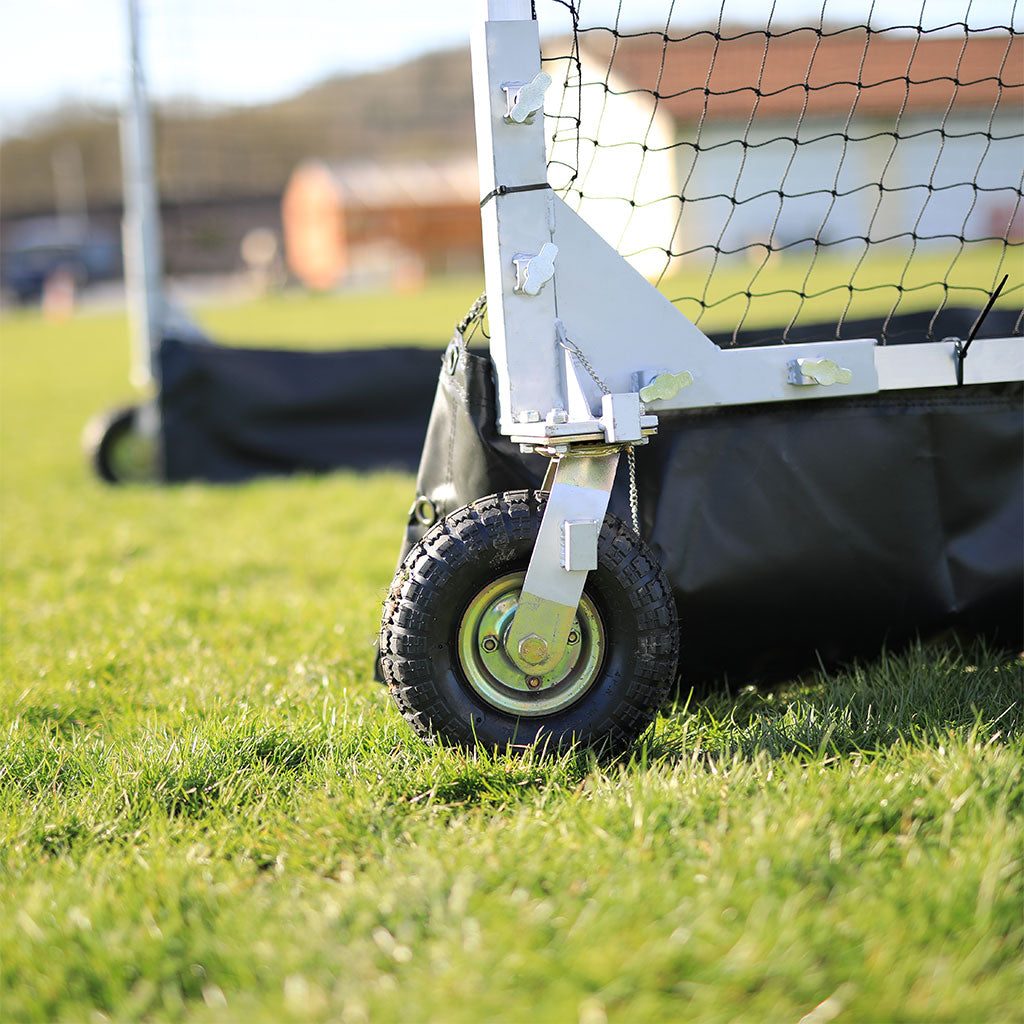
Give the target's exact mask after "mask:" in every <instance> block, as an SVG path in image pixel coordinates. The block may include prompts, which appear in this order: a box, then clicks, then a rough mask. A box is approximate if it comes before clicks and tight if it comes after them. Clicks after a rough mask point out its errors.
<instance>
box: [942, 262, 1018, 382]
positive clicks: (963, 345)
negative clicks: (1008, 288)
mask: <svg viewBox="0 0 1024 1024" xmlns="http://www.w3.org/2000/svg"><path fill="white" fill-rule="evenodd" d="M1009 279H1010V275H1009V274H1004V275H1003V279H1002V281H1000V282H999V284H998V285H997V286H996V290H995V291H994V292H993V293H992V294H991V295H990V296H989V300H988V302H987V303H986V304H985V308H984V309H983V310H982V311H981V313H980V314H979V315H978V319H977V320H975V321H974V326H973V327H972V328H971V333H970V334H968V335H967V340H966V341H958V342H957V343H956V345H955V346H954V347H953V352H954V353H955V355H956V383H957V387H962V386H963V383H964V361H965V360H966V359H967V350H968V349H969V348H970V347H971V342H972V341H974V338H975V336H976V335H977V333H978V331H979V330H980V329H981V325H982V324H983V323H984V322H985V317H987V316H988V314H989V311H990V310H991V309H992V307H993V306H994V305H995V302H996V299H998V298H999V293H1000V292H1001V291H1002V290H1003V285H1004V284H1006V282H1007V281H1009Z"/></svg>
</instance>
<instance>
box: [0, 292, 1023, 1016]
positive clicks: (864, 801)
mask: <svg viewBox="0 0 1024 1024" xmlns="http://www.w3.org/2000/svg"><path fill="white" fill-rule="evenodd" d="M474 296H475V285H474V282H463V283H456V284H454V285H451V286H449V287H448V291H447V293H445V292H444V291H437V292H433V291H428V292H427V293H424V294H422V295H419V296H409V297H407V298H405V299H401V300H392V299H390V298H388V299H386V300H385V299H381V298H378V299H377V300H373V299H371V298H369V297H362V298H357V299H348V300H346V299H344V298H321V299H310V300H302V299H299V298H291V297H279V298H273V299H267V300H265V301H264V302H263V303H261V304H259V305H254V306H250V307H245V306H236V307H231V308H226V309H222V310H217V311H212V310H211V311H209V312H208V313H206V314H205V319H206V322H207V323H208V324H209V325H211V326H212V327H216V328H217V330H219V331H224V332H225V333H226V334H229V335H230V336H231V337H232V338H233V339H235V340H239V341H254V342H267V341H272V340H279V339H281V338H300V339H307V338H308V339H309V340H310V341H311V342H313V343H316V342H319V343H327V342H358V341H360V340H363V339H364V338H365V339H369V340H374V341H386V340H395V341H399V340H400V341H407V342H421V343H425V344H429V343H436V344H443V343H444V342H445V341H446V340H447V337H448V336H449V334H450V331H451V324H452V322H453V321H454V320H455V319H456V318H458V317H459V316H461V314H462V312H463V311H464V308H465V306H467V305H468V302H469V301H471V300H472V298H473V297H474ZM289 325H292V327H293V329H292V330H291V331H289V330H288V327H289ZM0 335H2V345H3V349H2V363H0V372H2V394H0V399H2V421H0V430H2V436H0V442H2V447H0V457H2V473H3V476H2V494H0V498H2V520H0V524H2V530H3V533H2V545H3V549H2V550H3V570H4V575H3V594H2V599H3V609H2V610H3V620H2V629H3V637H2V639H3V649H2V651H3V653H2V658H3V661H2V670H3V676H2V701H0V705H2V706H0V732H2V738H0V750H2V751H3V753H2V754H0V1019H2V1020H3V1021H4V1022H16V1021H57V1020H60V1021H102V1020H118V1021H122V1020H149V1021H165V1020H182V1021H249V1020H254V1021H268V1022H270V1021H288V1020H294V1021H320V1020H340V1021H346V1022H358V1021H373V1022H377V1021H402V1022H418V1021H438V1022H449V1021H450V1022H456V1024H457V1022H467V1024H468V1022H475V1021H480V1020H491V1021H507V1022H518V1021H526V1020H534V1021H544V1022H547V1021H552V1022H562V1021H569V1022H583V1024H599V1022H603V1021H605V1020H608V1021H613V1022H614V1021H621V1022H636V1021H670V1020H671V1021H676V1020H693V1021H702V1022H704V1021H707V1022H718V1021H721V1022H726V1021H750V1022H775V1021H778V1022H783V1021H786V1022H796V1021H798V1020H800V1019H802V1018H803V1019H805V1020H806V1021H807V1022H812V1021H813V1022H825V1021H832V1020H836V1021H916V1022H925V1021H951V1022H975V1021H993V1022H995V1021H998V1022H1003V1021H1019V1020H1022V1019H1024V1013H1022V1011H1021V1006H1022V1005H1024V1003H1022V1001H1021V996H1022V985H1024V980H1022V972H1021V964H1022V956H1021V954H1022V941H1024V925H1022V884H1021V883H1022V872H1021V852H1022V844H1024V829H1022V824H1021V811H1022V806H1021V805H1022V795H1024V776H1022V764H1024V758H1022V755H1024V749H1022V747H1024V743H1022V740H1021V724H1022V716H1021V703H1020V702H1021V697H1022V676H1021V663H1020V661H1019V660H1018V658H1017V657H1016V656H1014V655H1013V653H1012V652H1011V653H1006V652H999V651H990V650H986V649H985V648H984V647H981V646H978V645H973V646H967V647H960V646H958V645H957V643H956V642H955V641H952V640H946V641H942V642H937V643H932V644H925V645H919V646H918V647H916V648H914V649H912V650H910V651H908V652H903V653H899V654H890V655H887V656H886V657H883V658H881V659H879V660H877V661H875V662H872V663H870V664H864V665H860V666H854V667H851V668H850V669H849V670H848V671H846V672H843V673H839V674H835V675H831V676H827V677H826V676H815V677H812V678H806V679H802V680H794V681H792V682H791V683H790V684H788V685H787V686H784V687H781V688H776V689H774V690H772V689H766V688H765V689H758V688H751V689H747V690H744V691H742V692H740V693H732V694H730V693H725V692H723V693H719V694H716V695H714V696H712V697H710V698H707V699H705V700H703V701H701V702H699V703H698V702H696V701H691V702H690V704H689V706H680V707H678V708H676V709H674V710H673V711H671V713H669V714H666V715H664V716H662V717H661V718H660V719H659V721H658V723H657V725H656V728H655V730H654V732H653V733H652V735H651V736H650V737H649V738H648V740H647V742H646V743H645V744H644V745H643V746H642V747H640V748H639V749H638V750H637V751H636V752H635V754H634V756H633V757H632V758H631V759H629V760H625V761H620V762H617V763H603V764H598V763H595V762H594V761H593V760H591V759H588V758H587V757H584V756H566V757H563V758H560V759H552V760H547V761H540V760H537V759H533V758H530V757H520V758H514V757H488V756H475V757H466V756H463V755H460V754H458V753H455V752H450V751H443V750H436V749H432V748H428V747H425V746H423V745H421V744H420V743H418V742H417V741H416V740H415V739H414V738H413V736H412V735H411V733H410V732H409V730H408V729H407V728H406V727H405V725H404V723H403V722H402V720H401V718H400V717H399V716H398V714H397V712H396V711H395V710H394V709H393V708H392V707H391V706H390V704H389V702H388V699H387V696H386V694H385V693H383V692H382V691H381V688H380V687H379V686H378V685H377V684H375V683H373V682H372V681H371V669H372V662H373V654H374V651H373V647H372V640H373V637H374V633H375V630H376V625H377V616H378V610H379V603H380V601H381V599H382V597H383V595H384V592H385V589H386V587H387V584H388V581H389V579H390V575H391V571H392V569H393V565H394V559H395V556H396V554H397V547H398V541H399V535H400V532H401V526H402V522H403V519H404V514H405V511H406V509H407V507H408V503H409V500H410V498H411V494H412V479H411V478H410V477H409V476H406V475H402V474H387V473H382V474H374V475H371V476H360V475H357V474H348V473H339V474H335V475H332V476H329V477H324V478H319V479H314V478H298V479H292V480H280V481H267V482H259V483H252V484H248V485H245V486H239V487H231V488H226V487H207V486H180V487H169V488H149V487H127V488H123V489H118V490H112V489H107V488H104V487H103V486H101V485H100V484H99V483H98V482H96V481H94V480H93V479H92V478H91V477H90V476H89V474H88V473H87V471H86V469H85V467H84V463H83V461H82V459H81V456H80V454H79V452H78V450H77V445H78V434H79V431H80V429H81V426H82V424H83V422H84V421H85V419H86V418H87V417H88V416H89V415H91V414H92V413H94V412H95V411H96V410H98V409H101V408H103V407H105V406H107V405H111V404H114V403H115V402H116V401H117V400H118V399H120V398H123V397H125V392H126V387H125V383H124V382H125V380H126V377H127V347H128V345H127V334H126V329H125V326H124V322H123V320H122V319H121V318H120V317H118V316H113V315H111V316H98V315H96V316H81V317H78V318H76V319H74V320H72V321H70V322H67V323H64V324H56V325H54V324H46V323H44V322H42V321H41V320H40V319H39V318H38V317H36V316H35V315H33V314H18V315H16V316H9V317H6V318H4V319H2V320H0Z"/></svg>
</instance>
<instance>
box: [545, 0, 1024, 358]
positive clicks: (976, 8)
mask: <svg viewBox="0 0 1024 1024" xmlns="http://www.w3.org/2000/svg"><path fill="white" fill-rule="evenodd" d="M535 6H536V10H537V16H538V19H539V21H540V25H541V30H542V32H543V33H544V38H545V43H544V59H543V67H544V69H545V70H546V71H547V72H548V73H549V74H550V75H551V76H552V78H553V79H554V84H553V85H552V87H551V88H550V89H549V92H548V100H547V104H546V109H545V115H546V125H545V127H546V132H547V137H548V147H549V149H548V152H549V168H548V170H549V179H550V181H551V184H552V186H553V187H554V188H555V189H556V190H557V191H558V192H559V193H560V194H561V195H562V196H563V198H564V199H565V200H566V201H567V202H568V203H569V204H570V205H571V206H572V207H573V208H575V209H576V210H577V211H578V212H580V213H581V214H582V215H583V216H584V217H585V218H586V219H587V220H588V221H589V222H590V224H591V225H592V226H593V227H594V228H595V229H596V230H597V231H598V232H599V233H600V234H601V235H602V236H603V237H604V238H605V239H606V240H607V241H609V242H610V243H611V244H612V245H614V246H615V247H616V248H617V249H618V251H619V252H620V253H621V254H622V255H623V256H624V257H625V258H626V259H627V260H629V262H630V263H632V264H633V265H634V267H636V269H637V270H639V271H640V272H641V273H642V274H644V275H645V276H647V277H648V278H650V279H651V280H652V281H654V282H656V283H657V285H658V286H659V288H660V289H661V290H662V291H663V292H664V293H665V294H666V295H667V296H668V297H669V298H671V299H672V301H673V302H675V303H676V304H677V306H678V308H679V309H680V310H681V311H682V312H683V313H685V314H686V315H687V316H688V317H689V318H690V319H691V320H692V321H693V322H694V323H696V324H697V325H698V326H699V327H701V328H702V329H703V330H704V331H705V332H706V333H709V334H712V335H715V336H716V337H718V338H719V339H721V338H722V336H723V335H724V340H725V342H726V343H731V344H736V343H749V342H751V341H759V342H765V341H768V342H779V341H793V340H809V339H807V335H806V333H805V332H803V331H802V328H803V327H805V326H811V325H814V329H815V331H816V332H817V334H816V338H819V339H820V338H822V337H823V335H822V334H821V333H820V332H821V329H822V325H825V327H826V329H827V331H828V333H827V334H825V335H824V337H834V338H850V337H864V336H868V335H867V332H868V331H870V335H869V336H873V337H878V338H879V339H880V340H881V341H883V342H884V341H887V340H890V341H891V340H899V338H900V336H901V335H903V334H905V332H906V331H907V330H908V329H909V330H910V331H911V332H912V333H913V335H914V337H915V338H916V339H919V340H932V341H935V340H941V339H942V338H943V337H944V336H946V334H956V333H960V334H962V333H963V332H964V329H963V327H962V322H963V319H964V317H963V315H962V313H960V314H958V310H960V311H970V312H973V313H976V312H977V311H978V310H979V309H980V308H981V307H983V306H984V305H985V303H986V301H987V300H988V297H989V296H990V295H991V293H992V292H993V291H994V290H995V289H996V287H997V285H998V284H999V282H1000V281H1001V280H1002V278H1003V276H1004V275H1007V274H1008V275H1009V280H1008V281H1007V283H1006V285H1005V287H1004V288H1003V290H1002V292H1001V295H1000V298H999V300H998V303H997V306H996V307H995V308H996V313H994V314H993V316H997V318H998V322H999V324H1000V331H1001V333H1003V334H1004V335H1006V334H1020V333H1021V332H1022V320H1024V314H1022V313H1021V305H1022V302H1021V300H1022V296H1024V274H1022V270H1024V266H1022V259H1021V245H1022V244H1024V208H1022V202H1021V198H1022V173H1024V172H1022V168H1024V160H1022V159H1021V153H1022V137H1024V35H1022V31H1021V30H1022V22H1024V17H1022V14H1021V13H1019V12H1018V9H1017V7H1018V5H1017V4H1016V3H976V2H975V3H972V2H970V0H963V2H955V0H950V2H948V3H941V4H939V3H928V2H924V3H922V4H920V5H919V6H911V5H903V4H900V5H877V4H874V3H871V4H868V3H863V4H858V3H856V2H852V3H851V2H847V3H836V2H833V0H818V2H817V3H800V2H799V0H794V2H790V3H789V4H785V3H783V2H776V3H772V4H771V5H770V6H769V5H767V4H765V5H753V4H750V3H742V2H736V0H722V3H721V7H720V8H719V9H718V10H717V11H716V12H715V13H714V14H711V15H709V16H707V17H706V18H705V19H704V20H698V19H700V16H701V12H705V13H706V11H707V8H706V7H705V6H704V5H700V4H698V5H694V4H683V3H676V2H675V0H663V2H662V4H661V7H662V8H663V9H662V10H661V11H660V13H657V14H652V11H653V10H654V8H655V6H656V5H654V4H651V3H641V4H625V3H621V2H620V3H618V4H616V3H608V2H602V0H575V2H572V3H570V2H567V0H537V3H536V5H535ZM861 7H862V8H863V10H862V11H860V12H859V13H855V15H854V16H852V17H851V11H853V12H858V9H859V8H861ZM755 12H756V13H755ZM752 18H754V19H756V20H755V21H752V20H751V19H752ZM968 324H969V322H968ZM908 325H912V326H910V327H909V328H908Z"/></svg>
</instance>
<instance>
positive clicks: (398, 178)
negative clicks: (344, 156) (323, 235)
mask: <svg viewBox="0 0 1024 1024" xmlns="http://www.w3.org/2000/svg"><path fill="white" fill-rule="evenodd" d="M327 172H328V174H329V175H330V177H331V181H332V183H333V184H334V187H335V188H336V189H337V190H338V192H339V193H340V195H341V196H342V198H343V199H344V201H345V205H346V206H348V207H355V208H358V207H362V208H364V209H372V208H375V207H382V206H445V205H451V204H459V203H477V202H479V199H480V179H479V175H478V173H477V162H476V155H475V154H473V153H468V154H465V155H460V156H457V157H453V158H451V159H448V160H441V161H437V160H431V161H427V160H403V161H375V160H359V161H353V162H347V163H343V164H330V165H327Z"/></svg>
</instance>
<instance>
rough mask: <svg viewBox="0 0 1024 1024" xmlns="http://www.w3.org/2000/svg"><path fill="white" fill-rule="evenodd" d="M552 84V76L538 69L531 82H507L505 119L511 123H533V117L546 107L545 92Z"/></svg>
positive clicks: (504, 88)
mask: <svg viewBox="0 0 1024 1024" xmlns="http://www.w3.org/2000/svg"><path fill="white" fill-rule="evenodd" d="M549 85H551V76H550V75H549V74H548V73H547V72H546V71H538V72H537V74H535V75H534V76H533V78H531V79H530V81H529V82H505V83H503V84H502V87H501V88H502V91H503V92H504V93H505V120H506V121H507V122H508V123H509V124H533V118H534V115H535V114H536V113H538V111H540V110H542V109H543V108H544V93H545V92H547V90H548V86H549Z"/></svg>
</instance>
